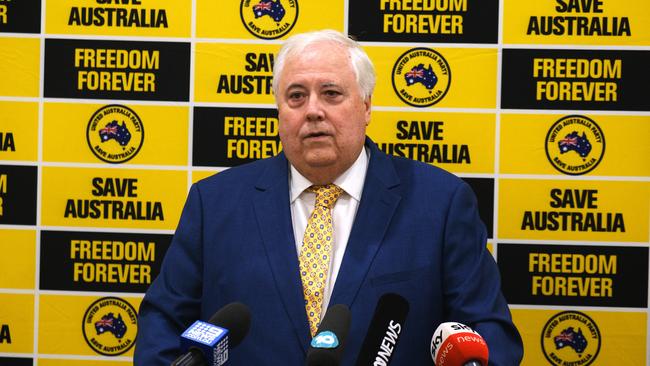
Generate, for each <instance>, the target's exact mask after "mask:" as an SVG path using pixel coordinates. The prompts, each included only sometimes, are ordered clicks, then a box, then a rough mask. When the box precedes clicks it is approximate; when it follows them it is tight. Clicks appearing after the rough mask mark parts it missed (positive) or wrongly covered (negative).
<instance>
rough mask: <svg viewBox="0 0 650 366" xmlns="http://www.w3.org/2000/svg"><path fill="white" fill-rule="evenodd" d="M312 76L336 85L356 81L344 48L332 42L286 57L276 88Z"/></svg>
mask: <svg viewBox="0 0 650 366" xmlns="http://www.w3.org/2000/svg"><path fill="white" fill-rule="evenodd" d="M314 75H319V76H322V77H323V78H324V79H323V81H326V80H328V78H329V80H330V81H332V82H334V81H336V82H337V83H345V82H346V81H350V82H355V81H356V75H355V72H354V68H353V65H352V61H351V59H350V55H349V52H348V51H347V50H346V49H345V47H343V46H341V45H339V44H336V43H333V42H320V43H317V44H310V45H308V46H306V47H304V48H302V49H301V51H300V52H294V53H292V54H290V55H287V58H286V60H285V65H284V68H283V69H282V74H281V77H280V80H279V81H280V85H278V87H280V88H286V86H287V84H291V83H293V82H295V81H296V80H297V79H301V78H305V77H313V76H314ZM348 79H351V80H348Z"/></svg>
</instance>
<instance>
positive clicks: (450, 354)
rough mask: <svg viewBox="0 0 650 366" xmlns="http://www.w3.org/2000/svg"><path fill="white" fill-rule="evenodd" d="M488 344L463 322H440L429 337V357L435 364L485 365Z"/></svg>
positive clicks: (437, 365)
mask: <svg viewBox="0 0 650 366" xmlns="http://www.w3.org/2000/svg"><path fill="white" fill-rule="evenodd" d="M488 355H489V351H488V346H487V343H485V340H484V339H483V337H481V335H480V334H478V333H477V332H476V331H475V330H473V329H472V328H470V327H468V326H467V325H465V324H461V323H456V322H447V323H442V324H440V325H439V326H438V328H436V330H435V332H433V338H431V358H433V363H434V364H435V365H436V366H487V364H488Z"/></svg>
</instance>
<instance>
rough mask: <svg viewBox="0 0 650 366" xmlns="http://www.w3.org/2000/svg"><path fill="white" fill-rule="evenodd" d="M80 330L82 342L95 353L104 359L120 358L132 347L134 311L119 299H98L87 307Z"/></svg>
mask: <svg viewBox="0 0 650 366" xmlns="http://www.w3.org/2000/svg"><path fill="white" fill-rule="evenodd" d="M81 328H82V330H83V335H84V338H85V339H86V343H88V345H89V346H90V348H92V349H93V350H94V351H95V352H97V353H99V354H102V355H105V356H117V355H121V354H122V353H124V352H126V351H128V350H129V349H131V347H133V345H134V344H135V338H136V335H137V334H138V318H137V312H136V311H135V308H133V306H132V305H131V304H129V303H128V302H127V301H125V300H122V299H120V298H119V297H102V298H101V299H98V300H97V301H95V302H93V303H92V304H91V305H90V306H89V307H88V309H87V310H86V313H85V314H84V318H83V324H82V326H81Z"/></svg>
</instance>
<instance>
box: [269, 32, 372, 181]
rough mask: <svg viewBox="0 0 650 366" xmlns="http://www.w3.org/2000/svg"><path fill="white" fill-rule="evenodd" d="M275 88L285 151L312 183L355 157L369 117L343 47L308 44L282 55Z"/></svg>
mask: <svg viewBox="0 0 650 366" xmlns="http://www.w3.org/2000/svg"><path fill="white" fill-rule="evenodd" d="M277 90H278V95H277V96H276V100H277V103H278V115H279V119H280V128H279V133H280V139H281V141H282V146H283V149H284V153H285V154H286V156H287V158H288V159H289V161H290V162H291V163H292V164H293V166H294V167H296V169H298V171H299V172H300V173H301V174H303V175H304V176H305V177H306V178H308V179H310V180H311V181H312V182H314V183H317V184H323V183H330V182H331V180H334V179H335V178H336V177H337V176H338V175H340V174H341V173H343V172H344V171H345V170H347V169H348V168H349V167H350V166H351V165H352V164H353V163H354V161H355V160H356V158H357V157H358V156H359V153H360V152H361V149H362V148H363V144H364V140H365V134H366V126H367V124H368V122H369V121H370V98H368V100H365V101H364V99H363V98H362V96H361V91H360V90H359V87H358V85H357V82H356V80H355V76H354V71H353V70H352V64H351V62H350V59H349V56H348V53H347V51H346V50H345V49H343V48H342V47H341V46H339V45H336V44H333V43H330V42H319V43H316V44H314V45H311V46H309V47H308V48H307V49H305V50H304V52H302V53H300V54H299V55H296V56H293V57H290V58H288V59H287V60H286V64H285V67H284V69H283V71H282V75H281V78H280V85H278V89H277ZM323 179H324V180H329V181H327V182H325V181H319V180H323Z"/></svg>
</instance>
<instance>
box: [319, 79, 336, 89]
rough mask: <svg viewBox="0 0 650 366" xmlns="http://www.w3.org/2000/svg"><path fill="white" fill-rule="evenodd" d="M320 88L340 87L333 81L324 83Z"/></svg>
mask: <svg viewBox="0 0 650 366" xmlns="http://www.w3.org/2000/svg"><path fill="white" fill-rule="evenodd" d="M320 86H321V87H322V88H329V87H333V86H334V87H340V85H339V84H337V83H336V82H334V81H326V82H324V83H322V84H321V85H320Z"/></svg>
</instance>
